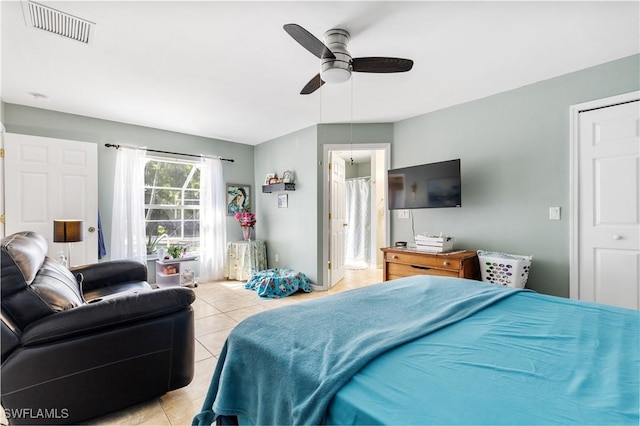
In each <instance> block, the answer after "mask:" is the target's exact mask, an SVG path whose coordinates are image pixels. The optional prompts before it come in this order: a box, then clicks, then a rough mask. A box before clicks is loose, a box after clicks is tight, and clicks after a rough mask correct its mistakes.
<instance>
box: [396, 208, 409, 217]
mask: <svg viewBox="0 0 640 426" xmlns="http://www.w3.org/2000/svg"><path fill="white" fill-rule="evenodd" d="M398 218H400V219H409V210H398Z"/></svg>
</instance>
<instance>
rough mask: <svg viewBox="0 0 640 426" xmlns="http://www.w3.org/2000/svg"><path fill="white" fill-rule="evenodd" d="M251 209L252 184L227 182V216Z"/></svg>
mask: <svg viewBox="0 0 640 426" xmlns="http://www.w3.org/2000/svg"><path fill="white" fill-rule="evenodd" d="M248 211H251V185H247V184H244V183H228V184H227V216H233V215H234V214H236V213H242V212H248Z"/></svg>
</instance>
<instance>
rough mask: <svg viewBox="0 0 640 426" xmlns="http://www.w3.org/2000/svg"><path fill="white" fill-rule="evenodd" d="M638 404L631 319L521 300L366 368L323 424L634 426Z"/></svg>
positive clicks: (639, 418)
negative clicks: (557, 425) (558, 425)
mask: <svg viewBox="0 0 640 426" xmlns="http://www.w3.org/2000/svg"><path fill="white" fill-rule="evenodd" d="M390 401H392V402H390ZM639 402H640V312H638V311H633V310H629V309H622V308H616V307H613V306H605V305H598V304H593V303H583V302H578V301H575V300H569V299H565V298H558V297H551V296H544V295H540V294H536V293H533V292H523V293H518V294H516V295H514V296H513V297H509V298H507V299H503V300H501V301H499V302H497V303H495V304H493V305H491V306H489V307H487V308H486V309H483V310H482V311H480V312H478V313H476V314H474V315H473V316H471V317H469V318H467V319H465V320H464V321H460V322H457V323H455V324H451V325H450V326H448V327H446V328H443V329H440V330H438V331H436V332H434V333H431V334H429V335H427V336H423V337H421V338H418V339H416V340H414V341H413V342H411V343H410V344H408V345H403V346H400V347H397V348H395V349H392V350H390V351H388V352H386V353H384V354H382V355H381V356H379V357H377V358H376V359H375V360H372V361H371V362H370V363H368V364H367V365H366V366H365V367H364V368H362V369H361V370H360V371H358V373H356V374H355V375H354V376H353V377H352V378H351V380H349V382H348V383H347V384H346V385H345V386H343V387H342V388H341V389H340V390H339V391H338V392H337V393H336V395H335V397H334V398H333V400H332V401H331V404H330V405H329V408H328V411H327V416H326V424H366V425H373V424H391V425H398V424H402V425H427V424H438V425H471V424H473V425H556V424H563V425H570V424H572V425H634V426H637V425H638V424H640V406H639Z"/></svg>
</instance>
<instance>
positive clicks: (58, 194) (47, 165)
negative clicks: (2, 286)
mask: <svg viewBox="0 0 640 426" xmlns="http://www.w3.org/2000/svg"><path fill="white" fill-rule="evenodd" d="M97 157H98V150H97V145H96V144H94V143H88V142H78V141H70V140H63V139H54V138H46V137H39V136H31V135H20V134H13V133H7V134H5V187H4V192H5V210H6V225H5V232H6V234H7V235H10V234H13V233H15V232H20V231H35V232H37V233H39V234H42V235H43V236H44V237H45V238H46V239H47V241H48V243H49V252H48V255H49V256H51V257H53V258H54V259H57V258H58V252H61V251H62V252H64V253H65V254H66V253H67V251H68V250H71V254H70V258H71V261H72V263H73V265H81V264H87V263H95V262H97V261H98V232H97V230H96V228H97V221H98V160H97ZM55 219H80V220H82V221H83V225H84V233H83V234H84V235H83V240H82V241H80V242H75V243H72V244H71V245H70V246H69V245H67V244H63V243H54V242H53V221H54V220H55Z"/></svg>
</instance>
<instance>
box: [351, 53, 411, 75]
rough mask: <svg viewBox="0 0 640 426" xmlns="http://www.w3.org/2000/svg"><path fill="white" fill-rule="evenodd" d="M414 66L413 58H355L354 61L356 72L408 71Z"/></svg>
mask: <svg viewBox="0 0 640 426" xmlns="http://www.w3.org/2000/svg"><path fill="white" fill-rule="evenodd" d="M412 67H413V61H412V60H411V59H401V58H380V57H368V58H354V59H353V63H352V68H353V71H355V72H376V73H387V72H406V71H409V70H410V69H411V68H412Z"/></svg>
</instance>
